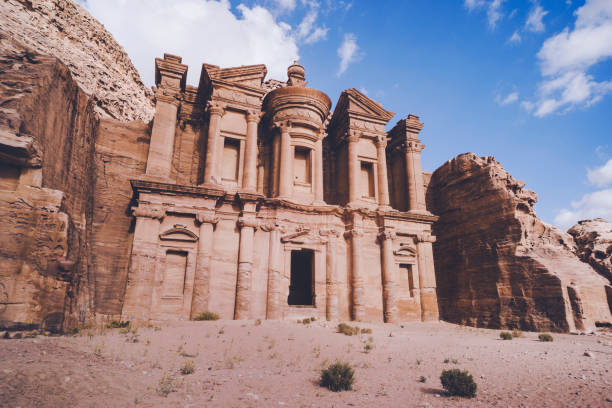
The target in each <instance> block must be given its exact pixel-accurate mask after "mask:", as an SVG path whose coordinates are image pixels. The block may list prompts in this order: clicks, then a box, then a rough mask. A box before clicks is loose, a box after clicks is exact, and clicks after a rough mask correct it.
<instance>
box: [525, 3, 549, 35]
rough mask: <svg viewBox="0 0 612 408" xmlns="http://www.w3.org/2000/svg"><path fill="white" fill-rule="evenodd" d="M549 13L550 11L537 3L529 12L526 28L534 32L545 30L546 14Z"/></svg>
mask: <svg viewBox="0 0 612 408" xmlns="http://www.w3.org/2000/svg"><path fill="white" fill-rule="evenodd" d="M547 14H548V11H546V10H544V9H543V8H542V6H540V5H539V4H536V5H535V7H534V8H532V9H531V11H530V12H529V16H528V17H527V21H526V22H525V29H527V30H529V31H533V32H542V31H544V29H545V27H544V22H543V21H542V20H543V19H544V16H545V15H547Z"/></svg>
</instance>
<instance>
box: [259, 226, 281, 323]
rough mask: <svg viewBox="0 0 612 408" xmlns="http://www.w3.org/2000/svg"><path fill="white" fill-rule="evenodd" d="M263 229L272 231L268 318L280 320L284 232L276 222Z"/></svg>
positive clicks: (269, 257)
mask: <svg viewBox="0 0 612 408" xmlns="http://www.w3.org/2000/svg"><path fill="white" fill-rule="evenodd" d="M261 229H262V230H264V231H267V232H269V233H270V244H269V256H268V298H267V299H266V300H267V302H266V319H269V320H279V319H281V318H282V307H281V300H280V298H281V265H282V251H281V240H280V235H281V233H282V232H283V227H282V226H281V225H280V224H278V223H276V222H268V223H265V224H262V225H261Z"/></svg>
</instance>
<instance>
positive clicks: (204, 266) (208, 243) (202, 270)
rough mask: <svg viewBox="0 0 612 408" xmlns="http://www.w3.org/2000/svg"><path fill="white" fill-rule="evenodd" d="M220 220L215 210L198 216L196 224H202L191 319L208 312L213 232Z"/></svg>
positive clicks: (200, 213)
mask: <svg viewBox="0 0 612 408" xmlns="http://www.w3.org/2000/svg"><path fill="white" fill-rule="evenodd" d="M218 221H219V219H218V218H217V217H215V213H214V210H211V211H206V212H199V213H197V214H196V222H198V223H199V224H200V236H199V238H198V255H197V257H196V271H195V278H194V283H193V300H192V302H191V319H193V318H194V317H195V316H197V315H198V314H200V313H202V312H204V311H206V310H208V297H209V295H210V259H211V256H212V248H213V232H214V228H215V224H217V222H218Z"/></svg>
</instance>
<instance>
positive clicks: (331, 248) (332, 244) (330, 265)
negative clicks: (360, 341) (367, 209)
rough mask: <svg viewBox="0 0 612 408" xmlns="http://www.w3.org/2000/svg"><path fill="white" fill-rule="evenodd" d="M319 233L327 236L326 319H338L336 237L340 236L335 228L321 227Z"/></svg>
mask: <svg viewBox="0 0 612 408" xmlns="http://www.w3.org/2000/svg"><path fill="white" fill-rule="evenodd" d="M319 234H320V235H321V236H323V237H326V238H327V248H326V259H325V263H326V276H325V284H326V285H325V287H326V298H327V304H326V308H325V312H326V317H327V320H338V318H339V317H340V313H339V299H338V292H339V291H338V271H337V265H338V260H337V258H338V238H340V231H338V230H335V229H322V230H320V231H319Z"/></svg>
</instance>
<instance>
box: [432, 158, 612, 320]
mask: <svg viewBox="0 0 612 408" xmlns="http://www.w3.org/2000/svg"><path fill="white" fill-rule="evenodd" d="M427 199H428V207H429V208H431V209H432V211H433V212H434V213H435V214H436V215H438V216H439V217H440V219H439V221H438V222H437V223H436V224H434V233H435V235H437V236H438V240H437V242H436V243H435V244H434V256H435V267H436V280H437V283H438V301H439V306H440V315H441V318H442V319H444V320H447V321H451V322H456V323H460V324H467V325H472V326H479V327H490V328H520V329H523V330H551V331H574V330H590V329H592V328H593V327H594V324H595V322H598V321H610V320H612V318H611V316H610V308H609V306H608V301H607V299H606V287H607V285H609V283H610V282H608V281H607V280H606V279H604V278H603V277H602V276H600V275H598V274H597V273H596V272H595V271H594V270H593V269H592V268H591V267H590V266H589V265H588V264H585V263H583V262H581V261H580V260H579V259H578V257H577V256H576V255H575V252H576V245H575V243H574V240H573V239H572V237H571V236H570V235H569V234H567V233H564V232H562V231H560V230H559V229H557V228H555V227H553V226H551V225H548V224H546V223H544V222H542V221H541V220H539V219H538V218H537V217H536V215H535V212H534V209H533V206H534V204H535V203H536V201H537V195H536V194H535V193H534V192H533V191H530V190H527V189H525V188H524V183H523V182H521V181H518V180H516V179H514V178H513V177H512V176H511V175H510V174H509V173H508V172H507V171H506V170H505V169H504V168H503V167H502V166H501V165H500V164H499V163H498V162H496V161H495V160H494V159H493V158H492V157H486V158H483V157H478V156H476V155H475V154H473V153H468V154H462V155H459V156H457V157H456V158H454V159H453V160H449V161H448V162H446V163H445V164H444V165H442V166H441V167H440V168H439V169H437V170H436V171H435V172H434V173H433V175H432V178H431V181H430V184H429V188H428V193H427Z"/></svg>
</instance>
